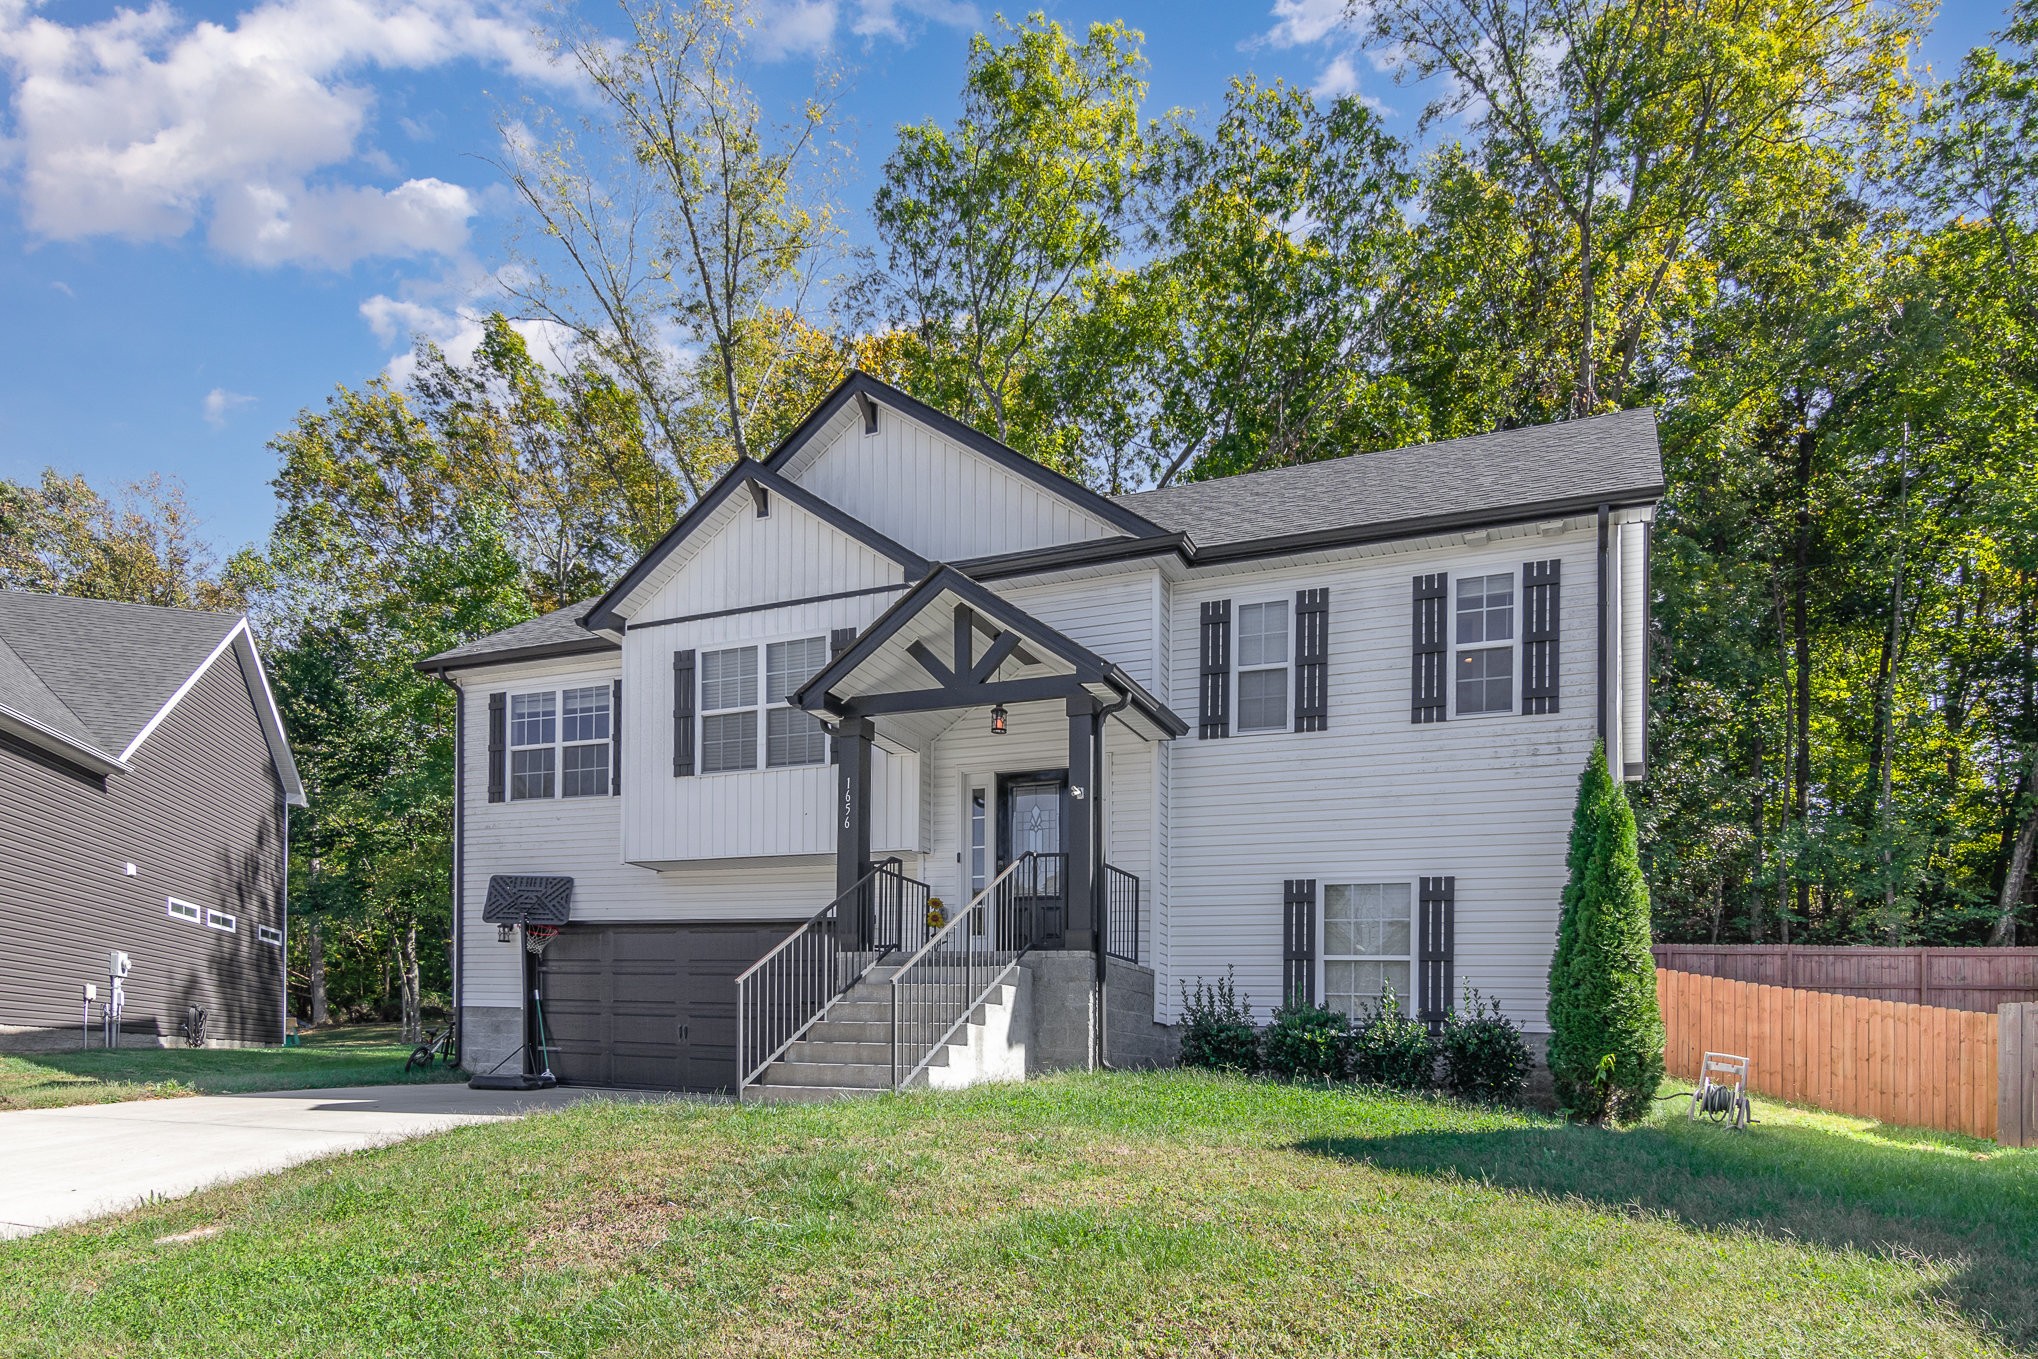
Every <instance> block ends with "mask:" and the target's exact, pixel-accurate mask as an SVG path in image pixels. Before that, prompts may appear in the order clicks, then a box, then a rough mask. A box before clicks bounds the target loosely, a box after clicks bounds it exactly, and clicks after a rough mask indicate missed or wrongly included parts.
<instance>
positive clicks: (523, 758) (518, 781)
mask: <svg viewBox="0 0 2038 1359" xmlns="http://www.w3.org/2000/svg"><path fill="white" fill-rule="evenodd" d="M509 726H510V752H509V758H510V768H509V775H510V778H509V795H510V801H512V802H523V801H525V800H527V799H530V798H548V797H551V796H552V794H553V785H554V782H555V777H556V773H557V770H558V768H559V748H558V742H559V695H558V694H556V693H554V692H552V691H551V690H549V689H547V690H545V691H544V692H542V693H536V694H511V695H510V721H509Z"/></svg>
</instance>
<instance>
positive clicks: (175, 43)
mask: <svg viewBox="0 0 2038 1359" xmlns="http://www.w3.org/2000/svg"><path fill="white" fill-rule="evenodd" d="M521 2H522V0H479V3H468V2H466V0H263V3H259V4H257V5H256V6H255V7H254V8H252V9H249V10H246V11H244V12H243V13H241V14H240V15H239V16H238V17H237V18H236V19H234V20H233V21H232V25H231V26H230V27H229V26H226V25H222V24H219V23H213V22H210V21H205V20H192V19H189V18H187V17H186V16H185V15H183V14H182V13H180V12H179V11H177V10H174V9H172V8H171V7H170V6H169V5H168V4H166V3H163V0H155V3H152V4H150V5H149V6H148V7H147V8H146V9H141V10H129V9H122V10H117V11H115V12H114V14H113V15H112V16H111V17H110V18H107V19H104V20H101V21H99V22H96V23H87V24H77V25H67V24H63V23H59V22H56V21H55V20H52V19H48V18H44V17H42V16H41V15H39V14H36V13H34V12H33V11H32V10H31V9H29V8H28V7H27V6H26V4H25V3H24V0H14V2H13V3H9V0H0V70H5V71H6V72H7V74H8V75H9V76H10V77H11V84H12V87H13V88H12V108H11V113H12V126H11V128H10V129H9V142H10V143H11V151H12V156H11V159H12V160H13V161H14V163H15V166H14V168H15V172H16V179H17V187H18V189H19V192H20V195H21V200H22V213H23V217H24V218H25V220H26V223H27V225H28V228H29V230H30V231H31V232H33V233H34V234H36V235H38V236H42V237H45V238H49V239H57V240H76V239H80V238H83V237H88V236H97V235H114V236H123V237H127V238H130V239H137V240H151V239H167V238H176V237H180V236H183V235H185V234H186V233H188V232H190V231H192V230H194V229H196V228H198V227H200V226H201V225H202V226H203V227H204V229H205V231H206V235H207V237H208V239H209V240H210V241H211V243H212V244H213V245H214V246H215V247H216V248H218V249H219V250H221V251H222V252H224V253H226V254H228V255H231V256H233V257H235V258H238V259H243V260H247V261H249V262H251V263H256V264H263V265H274V264H282V263H295V264H317V265H324V266H327V267H333V268H339V267H344V266H346V265H347V264H350V263H352V262H353V261H355V260H358V259H361V258H363V257H365V256H369V255H391V256H404V255H415V254H423V253H445V252H448V251H450V250H455V249H458V248H459V247H460V245H461V244H463V243H464V242H465V240H466V234H467V219H468V218H469V217H470V216H472V215H473V212H474V203H473V200H472V197H471V195H470V194H469V193H468V191H467V190H466V189H463V188H461V187H460V186H458V185H454V184H448V183H445V182H444V181H442V180H436V179H411V180H407V181H404V182H402V183H399V184H396V185H395V186H393V187H379V186H374V185H367V184H358V183H355V184H347V183H333V182H331V180H332V179H333V176H334V173H335V172H336V171H338V170H339V169H340V168H342V167H348V166H367V167H372V166H373V165H374V164H375V155H376V153H375V152H374V151H373V148H371V147H365V146H364V145H363V142H364V138H365V136H366V134H367V132H368V130H369V122H370V117H371V114H372V113H373V110H374V103H375V94H374V91H373V90H372V89H371V88H370V87H369V86H368V85H367V84H366V83H365V82H364V79H363V78H364V77H365V76H368V75H370V74H372V73H373V72H376V71H389V70H419V69H423V68H427V67H432V66H439V65H444V64H446V63H449V62H453V61H459V60H469V61H478V62H482V63H485V64H488V65H491V66H495V67H499V68H502V69H504V70H506V71H508V72H510V73H511V74H513V75H516V76H519V77H523V78H526V79H536V80H551V81H556V80H558V79H560V78H561V77H560V75H559V73H558V72H557V71H556V70H555V69H554V68H553V67H552V66H551V65H550V63H549V62H548V59H547V58H546V56H545V54H544V52H543V51H542V49H541V48H540V47H539V46H538V44H537V40H536V38H535V37H534V36H533V33H532V22H531V20H530V18H529V17H528V15H527V14H526V13H525V12H524V11H523V10H522V9H521V8H520V7H519V6H520V4H521Z"/></svg>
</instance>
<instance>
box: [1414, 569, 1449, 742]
mask: <svg viewBox="0 0 2038 1359" xmlns="http://www.w3.org/2000/svg"><path fill="white" fill-rule="evenodd" d="M1450 594H1451V588H1450V577H1449V576H1447V575H1445V574H1444V573H1443V572H1441V571H1439V572H1437V574H1435V575H1433V576H1417V577H1416V578H1415V665H1414V670H1413V673H1412V676H1411V679H1410V685H1409V690H1410V692H1409V701H1410V704H1411V708H1410V716H1409V721H1411V722H1441V721H1443V720H1444V685H1445V684H1446V683H1447V682H1448V681H1449V678H1450V674H1449V672H1450V666H1449V664H1448V663H1447V661H1446V659H1445V657H1446V656H1447V654H1448V650H1449V632H1448V629H1449V626H1450Z"/></svg>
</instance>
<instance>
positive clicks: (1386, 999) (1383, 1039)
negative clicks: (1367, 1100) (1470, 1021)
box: [1349, 988, 1437, 1090]
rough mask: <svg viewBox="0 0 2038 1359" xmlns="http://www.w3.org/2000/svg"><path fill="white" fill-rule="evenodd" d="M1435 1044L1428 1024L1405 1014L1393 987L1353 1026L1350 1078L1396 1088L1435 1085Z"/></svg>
mask: <svg viewBox="0 0 2038 1359" xmlns="http://www.w3.org/2000/svg"><path fill="white" fill-rule="evenodd" d="M1436 1065H1437V1057H1436V1045H1435V1043H1434V1042H1433V1041H1432V1040H1431V1038H1430V1035H1429V1025H1427V1024H1425V1023H1423V1022H1422V1021H1421V1020H1419V1019H1417V1018H1416V1017H1415V1016H1414V1015H1411V1014H1407V1013H1405V1012H1404V1011H1403V1010H1402V1008H1401V1002H1400V1001H1399V1000H1398V999H1396V998H1395V995H1394V992H1393V990H1392V989H1391V988H1390V989H1389V990H1388V992H1387V993H1386V994H1385V995H1383V996H1381V997H1380V1003H1379V1005H1378V1006H1376V1007H1375V1008H1374V1009H1373V1010H1372V1011H1371V1012H1370V1013H1368V1014H1366V1015H1365V1016H1363V1017H1362V1018H1361V1019H1360V1020H1359V1021H1358V1023H1356V1024H1354V1025H1353V1026H1352V1036H1351V1064H1350V1068H1349V1069H1350V1071H1351V1074H1352V1077H1353V1079H1355V1080H1361V1081H1365V1082H1367V1083H1369V1084H1372V1085H1389V1086H1393V1087H1394V1088H1395V1089H1397V1090H1432V1089H1435V1088H1436Z"/></svg>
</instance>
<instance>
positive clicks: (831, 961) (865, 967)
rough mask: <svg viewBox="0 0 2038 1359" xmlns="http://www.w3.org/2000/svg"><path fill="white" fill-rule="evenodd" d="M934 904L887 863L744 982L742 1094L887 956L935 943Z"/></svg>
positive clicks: (739, 1043)
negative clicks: (930, 910) (930, 908)
mask: <svg viewBox="0 0 2038 1359" xmlns="http://www.w3.org/2000/svg"><path fill="white" fill-rule="evenodd" d="M927 901H928V887H927V884H926V883H924V882H921V881H919V880H918V879H917V878H909V877H907V876H906V875H905V874H904V873H903V872H901V871H900V864H899V861H898V860H897V859H887V860H885V861H884V862H883V863H881V864H879V865H878V866H877V867H876V868H873V869H872V870H871V871H870V872H869V873H866V874H865V875H864V876H863V877H862V878H861V879H859V880H858V881H857V883H856V885H855V886H854V887H851V888H850V889H849V890H848V891H846V892H844V893H843V894H842V895H841V896H838V897H837V898H835V900H833V901H831V902H829V903H828V904H827V905H826V906H824V907H822V908H821V909H820V910H819V911H816V912H815V913H814V915H813V916H812V917H810V918H809V919H808V920H807V921H806V922H805V923H804V924H802V925H801V926H800V927H799V928H798V929H796V930H794V931H793V932H792V933H791V934H789V935H787V936H786V937H785V938H784V939H783V940H781V941H779V944H778V946H777V947H776V948H774V949H772V950H771V952H769V953H767V954H765V955H764V956H763V957H762V958H759V959H758V960H757V961H756V962H754V963H752V964H751V965H750V966H749V967H748V968H746V969H745V970H744V971H743V973H742V974H741V975H740V976H738V977H737V978H736V1077H737V1078H736V1090H737V1093H738V1094H741V1093H742V1091H743V1090H744V1088H745V1087H747V1086H749V1085H750V1083H751V1082H753V1081H755V1080H756V1079H757V1078H758V1076H759V1075H761V1074H763V1071H764V1069H765V1068H766V1067H768V1066H770V1065H771V1064H772V1063H773V1062H775V1061H777V1060H778V1059H779V1057H780V1056H781V1055H782V1054H783V1053H784V1052H785V1050H786V1049H787V1048H789V1047H791V1046H792V1045H793V1044H794V1043H795V1042H797V1041H798V1040H799V1038H800V1035H802V1034H804V1033H805V1032H806V1031H807V1030H808V1029H811V1028H812V1027H813V1026H814V1025H815V1024H816V1023H818V1022H820V1020H821V1017H822V1016H824V1015H826V1014H827V1013H828V1009H829V1007H830V1006H832V1005H834V1003H835V1002H836V1001H837V1000H839V999H841V998H842V996H843V995H844V993H846V992H847V991H848V990H849V989H850V988H851V987H853V986H855V985H856V984H857V983H858V982H859V981H861V980H863V978H864V977H866V976H868V975H869V974H870V970H871V969H872V968H874V967H876V966H877V965H878V962H879V961H880V960H881V959H883V958H885V957H886V956H887V955H889V954H893V953H897V952H899V951H900V950H902V949H907V948H913V947H915V946H917V945H919V944H920V943H921V942H922V941H923V940H925V939H927V937H928V935H929V934H930V933H931V931H930V930H929V929H928V926H927Z"/></svg>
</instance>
